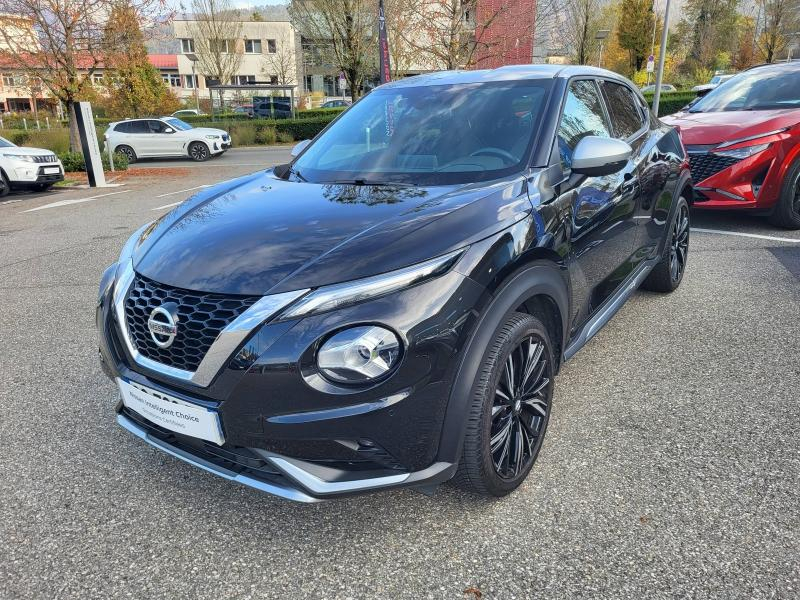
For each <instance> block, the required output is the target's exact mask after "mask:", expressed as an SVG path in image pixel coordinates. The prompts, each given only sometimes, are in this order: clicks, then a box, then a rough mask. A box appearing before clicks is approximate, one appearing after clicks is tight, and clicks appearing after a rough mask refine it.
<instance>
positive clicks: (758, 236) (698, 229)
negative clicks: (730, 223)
mask: <svg viewBox="0 0 800 600" xmlns="http://www.w3.org/2000/svg"><path fill="white" fill-rule="evenodd" d="M691 230H692V231H696V232H698V233H718V234H720V235H735V236H737V237H746V238H754V239H757V240H769V241H771V242H788V243H790V244H800V240H796V239H793V238H785V237H777V236H774V235H761V234H759V233H741V232H739V231H723V230H721V229H703V228H701V227H692V228H691Z"/></svg>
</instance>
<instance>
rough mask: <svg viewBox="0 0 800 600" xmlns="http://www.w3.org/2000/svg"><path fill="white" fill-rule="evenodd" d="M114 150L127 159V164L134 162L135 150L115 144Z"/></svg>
mask: <svg viewBox="0 0 800 600" xmlns="http://www.w3.org/2000/svg"><path fill="white" fill-rule="evenodd" d="M115 152H117V153H119V154H122V155H123V156H124V157H125V158H127V159H128V164H132V163H135V162H136V152H135V151H134V150H133V148H131V147H130V146H117V149H116V150H115Z"/></svg>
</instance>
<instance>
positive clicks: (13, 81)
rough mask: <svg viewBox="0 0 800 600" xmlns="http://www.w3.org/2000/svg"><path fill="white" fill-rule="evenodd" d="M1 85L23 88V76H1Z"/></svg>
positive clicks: (11, 74)
mask: <svg viewBox="0 0 800 600" xmlns="http://www.w3.org/2000/svg"><path fill="white" fill-rule="evenodd" d="M3 85H4V86H6V87H24V86H25V76H24V75H19V74H17V73H9V74H5V75H3Z"/></svg>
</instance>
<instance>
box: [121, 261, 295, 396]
mask: <svg viewBox="0 0 800 600" xmlns="http://www.w3.org/2000/svg"><path fill="white" fill-rule="evenodd" d="M120 269H121V271H120V273H119V274H118V275H117V281H116V283H115V287H114V312H115V314H116V317H117V323H118V324H119V328H120V332H121V333H122V340H123V342H124V343H125V348H126V349H127V350H128V353H129V354H130V355H131V357H132V358H133V360H134V362H135V363H136V364H137V365H139V366H141V367H144V368H146V369H149V370H151V371H155V372H156V373H160V374H162V375H166V376H167V377H171V378H173V379H177V380H179V381H185V382H188V383H192V384H194V385H197V386H199V387H208V386H209V385H211V382H212V381H213V380H214V377H216V376H217V374H218V373H219V372H220V370H222V368H223V367H224V366H225V363H226V362H227V361H228V360H229V359H230V357H231V355H232V354H233V353H234V351H235V350H236V348H238V347H239V345H241V343H242V342H243V341H244V340H245V339H246V338H247V337H248V336H249V335H250V334H251V333H252V332H253V330H254V329H255V328H256V327H258V326H259V325H261V324H262V323H263V322H264V321H266V320H267V319H269V318H270V317H272V316H273V315H275V314H277V313H278V312H279V311H281V310H283V309H284V308H285V307H286V306H288V305H289V304H291V303H292V302H294V301H295V300H297V299H298V298H299V297H300V296H303V295H305V294H307V293H308V291H309V290H307V289H305V290H296V291H293V292H284V293H282V294H274V295H272V296H264V297H262V298H261V299H260V300H258V301H257V302H256V303H255V304H253V305H252V306H251V307H250V308H248V309H247V310H246V311H244V312H243V313H242V314H241V315H239V316H238V317H237V318H236V319H234V320H233V321H232V322H231V323H229V324H228V326H227V327H225V329H223V330H222V331H221V332H220V334H219V335H218V336H217V339H216V340H214V343H213V344H211V347H210V348H209V349H208V352H206V355H205V356H204V357H203V360H202V361H200V365H199V366H198V367H197V370H196V371H186V370H184V369H177V368H175V367H170V366H169V365H165V364H163V363H160V362H158V361H155V360H152V359H150V358H147V357H146V356H143V355H142V354H141V353H140V352H139V350H138V349H137V348H136V346H135V345H134V343H133V340H132V339H131V336H130V331H129V330H128V319H127V318H126V316H125V299H126V298H127V297H128V290H130V287H131V285H133V280H134V278H135V277H136V272H135V271H134V270H133V262H132V261H131V260H126V261H125V262H124V263H123V264H121V265H120Z"/></svg>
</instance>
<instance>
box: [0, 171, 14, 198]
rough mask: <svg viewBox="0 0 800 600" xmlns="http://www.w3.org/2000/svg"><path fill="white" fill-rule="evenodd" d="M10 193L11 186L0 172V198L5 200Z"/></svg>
mask: <svg viewBox="0 0 800 600" xmlns="http://www.w3.org/2000/svg"><path fill="white" fill-rule="evenodd" d="M10 191H11V184H10V183H9V182H8V177H6V174H5V173H3V172H2V171H0V198H5V197H6V196H8V193H9V192H10Z"/></svg>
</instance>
